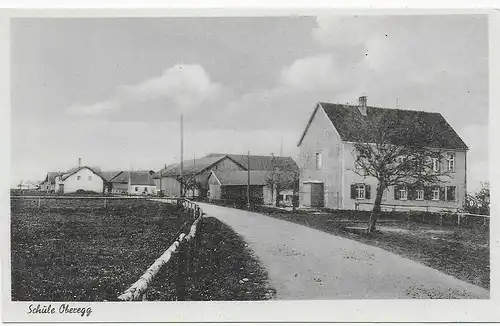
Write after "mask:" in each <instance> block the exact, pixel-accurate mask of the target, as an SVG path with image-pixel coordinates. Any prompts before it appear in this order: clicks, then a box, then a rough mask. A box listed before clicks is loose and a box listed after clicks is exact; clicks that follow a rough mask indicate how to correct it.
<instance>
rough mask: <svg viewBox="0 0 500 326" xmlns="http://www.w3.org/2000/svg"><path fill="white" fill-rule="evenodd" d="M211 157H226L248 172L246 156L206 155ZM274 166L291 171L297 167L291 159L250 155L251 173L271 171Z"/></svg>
mask: <svg viewBox="0 0 500 326" xmlns="http://www.w3.org/2000/svg"><path fill="white" fill-rule="evenodd" d="M211 155H214V156H216V155H227V156H228V157H229V158H230V159H232V160H233V161H235V162H237V163H239V164H241V165H242V166H243V168H244V169H245V170H248V155H242V154H217V153H212V154H208V155H207V157H210V156H211ZM276 166H281V167H283V166H289V167H290V168H291V169H293V170H298V169H299V168H298V166H297V164H296V163H295V161H294V160H293V159H292V158H291V157H287V156H272V155H269V156H266V155H250V170H252V171H273V170H274V168H275V167H276Z"/></svg>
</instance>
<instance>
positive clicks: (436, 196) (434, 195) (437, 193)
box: [432, 188, 439, 200]
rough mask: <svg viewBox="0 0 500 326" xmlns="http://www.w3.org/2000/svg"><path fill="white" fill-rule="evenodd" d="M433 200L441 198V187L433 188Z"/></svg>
mask: <svg viewBox="0 0 500 326" xmlns="http://www.w3.org/2000/svg"><path fill="white" fill-rule="evenodd" d="M432 200H439V188H434V189H432Z"/></svg>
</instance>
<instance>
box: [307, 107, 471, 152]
mask: <svg viewBox="0 0 500 326" xmlns="http://www.w3.org/2000/svg"><path fill="white" fill-rule="evenodd" d="M319 107H321V108H323V109H324V111H325V113H326V115H327V116H328V118H329V119H330V121H331V122H332V123H333V125H334V127H335V129H336V130H337V132H338V133H339V135H340V138H341V139H342V140H343V141H349V142H363V143H375V142H377V139H378V131H380V130H381V129H391V130H392V131H393V132H391V133H390V134H389V139H388V142H389V143H392V144H395V145H401V143H402V142H403V141H404V138H405V136H407V138H408V137H409V138H408V139H410V141H412V142H413V143H414V144H418V145H421V146H426V147H432V148H443V149H463V150H466V149H468V147H467V145H466V144H465V143H464V141H463V140H462V139H461V138H460V136H458V134H457V133H456V132H455V130H454V129H453V128H452V127H451V126H450V125H449V124H448V122H447V121H446V119H445V118H444V117H443V116H442V115H441V114H440V113H437V112H424V111H414V110H403V109H389V108H381V107H373V106H368V107H367V114H366V116H364V115H362V114H361V113H360V112H359V110H358V106H356V105H344V104H333V103H325V102H320V103H318V106H317V107H316V110H315V111H314V113H313V116H314V114H316V112H317V110H318V108H319ZM311 121H312V116H311V119H310V120H309V123H308V125H307V127H306V130H304V133H303V134H302V137H301V138H300V141H299V145H300V143H301V142H302V139H303V138H304V136H305V133H306V132H307V128H308V127H309V125H310V123H311ZM380 126H383V127H382V128H380ZM408 139H407V140H408Z"/></svg>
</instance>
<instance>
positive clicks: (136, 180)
mask: <svg viewBox="0 0 500 326" xmlns="http://www.w3.org/2000/svg"><path fill="white" fill-rule="evenodd" d="M153 173H154V172H153V171H121V172H120V173H118V174H117V175H116V176H114V177H113V178H112V179H111V180H110V181H109V182H108V191H109V192H111V193H112V194H128V195H154V194H156V185H155V182H154V180H153Z"/></svg>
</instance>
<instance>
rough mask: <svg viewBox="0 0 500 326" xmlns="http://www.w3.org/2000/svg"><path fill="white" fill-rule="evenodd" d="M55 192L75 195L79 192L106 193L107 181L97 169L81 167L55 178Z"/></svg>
mask: <svg viewBox="0 0 500 326" xmlns="http://www.w3.org/2000/svg"><path fill="white" fill-rule="evenodd" d="M54 183H55V184H54V191H55V192H57V193H65V194H66V193H73V192H77V191H93V192H97V193H102V192H104V186H105V184H106V180H105V179H104V178H103V177H102V176H101V175H100V173H99V172H97V171H96V170H95V169H93V168H90V167H88V166H80V167H78V168H74V169H71V170H70V171H68V172H66V173H65V174H61V175H58V176H56V177H55V180H54Z"/></svg>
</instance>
